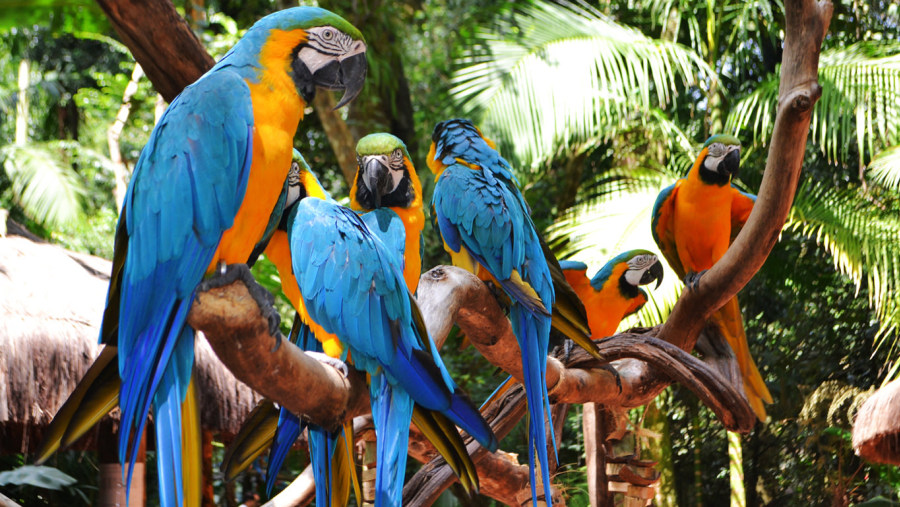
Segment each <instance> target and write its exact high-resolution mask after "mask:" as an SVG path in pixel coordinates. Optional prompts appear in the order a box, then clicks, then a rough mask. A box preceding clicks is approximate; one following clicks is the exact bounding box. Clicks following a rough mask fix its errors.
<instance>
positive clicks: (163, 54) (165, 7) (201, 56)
mask: <svg viewBox="0 0 900 507" xmlns="http://www.w3.org/2000/svg"><path fill="white" fill-rule="evenodd" d="M97 3H98V4H99V5H100V8H101V9H103V12H105V13H106V16H107V17H108V18H109V21H110V23H112V25H113V28H115V29H116V32H117V33H118V34H119V36H120V37H121V38H122V42H124V43H125V45H126V46H128V49H129V50H131V54H132V55H133V56H134V59H135V60H136V61H137V62H138V63H139V64H140V65H141V67H142V68H143V69H144V72H145V73H146V74H147V78H149V79H150V82H151V83H153V87H154V88H156V91H158V92H159V93H160V94H161V95H162V96H163V98H165V99H166V101H167V102H172V99H174V98H175V97H176V96H177V95H178V94H179V93H181V90H183V89H184V87H185V86H187V85H189V84H190V83H193V82H194V81H196V80H197V79H198V78H199V77H200V76H202V75H203V73H204V72H206V71H207V70H209V69H210V68H212V66H213V64H214V63H215V61H213V59H212V57H211V56H209V53H207V52H206V49H204V48H203V46H202V45H201V44H200V41H199V40H197V37H196V36H195V35H194V32H192V31H191V29H190V27H189V26H188V24H187V22H186V21H185V20H184V18H182V17H181V16H179V15H178V11H176V10H175V6H174V5H172V2H171V1H169V0H165V1H163V0H157V1H153V2H146V1H142V0H97Z"/></svg>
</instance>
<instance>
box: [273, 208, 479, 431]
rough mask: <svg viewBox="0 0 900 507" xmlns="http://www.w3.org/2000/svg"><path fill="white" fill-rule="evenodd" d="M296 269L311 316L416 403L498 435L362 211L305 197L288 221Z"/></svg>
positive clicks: (361, 362)
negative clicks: (450, 367) (448, 361)
mask: <svg viewBox="0 0 900 507" xmlns="http://www.w3.org/2000/svg"><path fill="white" fill-rule="evenodd" d="M289 224H290V227H291V233H290V237H291V255H292V262H293V268H294V273H295V275H296V278H297V283H298V285H299V286H300V292H301V294H302V296H303V301H304V304H305V305H306V310H307V312H308V313H309V316H310V318H311V319H313V320H314V321H315V322H316V323H318V324H319V325H320V326H322V328H323V329H324V330H325V331H327V332H329V333H334V334H335V335H336V336H338V338H339V339H341V341H342V342H343V343H344V344H345V345H346V346H347V347H348V348H349V350H350V353H351V355H352V357H353V362H354V366H356V367H357V368H359V369H362V370H365V371H367V372H369V373H371V374H377V373H379V372H384V373H385V374H386V375H387V378H388V380H389V381H390V383H391V385H393V386H401V387H402V388H403V389H404V390H405V391H406V392H407V393H408V394H409V396H410V397H412V399H413V400H415V401H416V403H418V404H420V405H422V406H423V407H424V408H427V409H429V410H437V411H440V412H443V413H445V414H446V415H447V416H448V417H449V418H450V419H451V420H453V422H454V423H456V424H458V425H459V426H461V427H462V428H463V429H465V430H466V431H468V432H469V433H470V434H471V435H473V436H475V438H476V439H478V440H479V442H482V444H483V445H485V446H486V447H489V448H490V447H496V438H495V437H494V435H493V432H491V430H490V428H489V427H488V426H487V424H486V423H485V422H484V420H483V419H482V418H481V416H480V414H478V411H477V409H475V407H474V405H472V404H471V401H469V400H468V398H467V397H465V395H464V394H463V393H462V392H461V391H460V390H458V389H457V387H456V384H455V383H454V382H453V380H452V379H451V378H450V375H449V374H448V373H447V370H446V368H444V364H443V362H442V361H441V359H440V356H439V355H438V353H437V350H436V349H435V347H434V343H433V342H432V341H431V339H430V338H428V334H427V332H426V330H425V326H424V322H423V321H422V317H421V315H420V314H419V311H418V307H417V306H415V301H414V300H413V299H412V295H411V294H410V293H409V290H408V289H407V288H406V283H405V281H404V279H403V274H402V265H401V262H402V261H401V260H400V258H398V257H397V256H396V255H395V254H394V252H393V251H392V249H391V248H389V247H387V246H385V244H384V243H383V242H382V241H381V240H380V239H378V237H376V236H375V235H374V234H373V233H372V232H371V231H370V230H369V229H368V227H366V225H365V223H364V222H363V221H362V219H360V218H359V217H358V216H357V215H356V214H355V213H353V212H352V211H350V210H349V209H347V208H344V207H343V206H339V205H337V204H335V203H333V202H328V201H323V200H320V199H304V200H302V201H300V203H298V205H297V206H296V207H295V209H294V210H293V212H292V216H291V218H290V221H289Z"/></svg>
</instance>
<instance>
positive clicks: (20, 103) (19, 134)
mask: <svg viewBox="0 0 900 507" xmlns="http://www.w3.org/2000/svg"><path fill="white" fill-rule="evenodd" d="M29 86H31V62H29V61H28V59H26V58H22V61H20V62H19V94H18V97H17V98H18V100H17V101H16V141H15V142H16V144H17V145H20V146H21V145H24V144H26V143H28V87H29Z"/></svg>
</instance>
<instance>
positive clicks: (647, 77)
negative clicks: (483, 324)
mask: <svg viewBox="0 0 900 507" xmlns="http://www.w3.org/2000/svg"><path fill="white" fill-rule="evenodd" d="M497 34H503V35H497ZM507 34H518V36H517V37H513V36H508V35H507ZM482 41H483V43H484V45H485V46H486V47H487V49H488V52H487V54H475V53H473V54H471V55H470V56H469V57H468V58H467V59H466V60H464V61H463V63H464V64H466V66H465V67H464V68H462V69H460V70H459V71H458V72H457V73H456V74H455V75H454V78H453V83H454V88H453V89H452V90H451V93H452V95H453V96H454V98H455V99H456V100H458V101H459V102H460V103H461V104H462V107H463V110H464V112H465V113H466V114H469V115H479V114H480V115H483V120H482V122H481V123H482V126H483V128H484V130H485V131H486V132H488V133H489V134H490V135H493V136H495V137H496V138H497V140H498V141H499V142H500V144H501V146H503V147H504V148H506V149H504V150H503V152H504V154H507V156H510V157H511V158H513V159H514V160H516V161H517V162H519V164H518V165H519V167H520V169H522V170H529V169H530V170H535V169H536V168H537V167H538V166H539V165H540V164H542V163H545V162H546V161H548V160H551V159H553V158H555V157H558V156H560V155H562V154H570V155H571V154H577V153H579V152H581V151H583V150H585V149H587V148H588V147H591V146H593V145H594V144H596V142H597V141H598V140H601V139H608V138H609V136H610V135H611V134H613V133H614V132H615V130H616V128H617V127H618V126H621V125H623V124H625V123H628V122H632V121H634V120H636V119H637V120H638V121H641V120H643V119H644V118H649V117H651V116H652V115H650V114H649V111H650V110H651V109H652V108H653V107H654V106H656V105H662V104H667V103H669V102H671V100H672V99H673V97H674V95H676V94H677V93H678V92H679V90H680V89H682V87H684V86H686V85H689V84H692V83H695V82H696V79H697V76H703V75H707V74H710V73H711V71H710V69H709V68H708V67H707V66H706V64H705V63H704V62H703V61H702V60H701V59H700V58H699V57H698V56H697V55H696V54H695V53H693V52H692V51H690V50H689V49H688V48H685V47H683V46H681V45H678V44H675V43H671V42H665V41H660V40H655V39H651V38H649V37H647V36H645V35H643V34H641V33H640V32H638V31H637V30H634V29H631V28H628V27H625V26H623V25H620V24H618V23H616V22H614V21H612V20H611V19H609V18H607V17H605V16H604V15H602V14H600V13H598V12H594V11H588V10H585V9H581V8H579V7H575V6H572V5H570V4H566V5H557V4H551V3H546V2H536V3H534V4H528V5H526V6H524V7H521V8H520V10H519V11H518V12H517V13H516V14H515V16H514V19H513V20H503V21H500V22H499V24H498V25H497V26H495V27H494V28H493V29H492V30H491V32H489V33H484V34H482Z"/></svg>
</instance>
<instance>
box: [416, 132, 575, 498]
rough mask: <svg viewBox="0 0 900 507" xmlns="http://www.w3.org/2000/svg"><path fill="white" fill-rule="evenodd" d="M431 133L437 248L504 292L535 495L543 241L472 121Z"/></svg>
mask: <svg viewBox="0 0 900 507" xmlns="http://www.w3.org/2000/svg"><path fill="white" fill-rule="evenodd" d="M431 140H432V143H431V147H430V149H429V152H428V155H427V158H426V162H427V164H428V167H429V169H431V171H432V172H433V173H434V175H435V179H436V181H435V188H434V195H433V197H432V208H433V212H434V216H435V220H436V222H437V226H438V231H439V233H440V235H441V238H442V240H443V243H444V248H445V250H446V251H447V252H448V253H449V254H450V257H451V259H452V261H453V264H454V265H455V266H458V267H462V268H464V269H466V270H468V271H470V272H472V273H476V274H478V273H479V270H484V272H482V273H481V274H482V276H484V277H486V276H489V277H490V278H491V279H493V280H494V281H495V282H496V283H497V284H498V285H499V286H500V287H502V289H503V291H504V292H505V294H506V295H507V296H508V297H509V298H510V306H509V317H510V322H511V324H512V329H513V333H514V334H515V335H516V339H517V341H518V344H519V349H520V351H521V355H522V374H523V377H524V378H523V382H524V385H525V393H526V399H527V402H528V412H529V421H528V461H529V465H530V473H531V492H532V498H533V500H534V502H535V503H536V502H537V491H536V484H535V453H536V454H537V461H538V462H539V463H540V469H541V478H542V480H543V484H544V487H545V488H546V489H545V491H548V492H549V487H550V472H549V470H550V466H549V465H550V462H549V458H548V449H547V435H546V433H545V431H544V422H545V420H546V418H545V414H549V412H550V402H549V397H548V395H547V383H546V370H547V353H548V347H549V340H550V327H551V311H552V307H553V304H554V301H555V293H554V288H553V280H552V275H551V272H550V268H549V266H548V261H547V259H546V257H545V254H544V247H543V246H542V244H541V240H540V238H539V236H538V233H537V231H536V230H535V227H534V223H533V222H532V221H531V216H530V214H529V209H528V205H527V204H526V203H525V199H524V198H523V197H522V194H521V192H520V191H519V189H518V187H517V183H518V182H517V180H516V178H515V176H514V175H513V173H512V168H511V166H510V164H509V163H508V162H507V161H506V159H504V158H503V157H502V156H501V155H500V154H499V153H498V152H497V150H496V148H495V145H494V143H493V142H492V141H490V140H489V139H487V138H485V137H484V136H483V135H482V134H481V131H480V130H479V129H478V128H477V127H476V126H475V125H474V124H473V123H472V122H471V121H469V120H466V119H452V120H446V121H442V122H440V123H438V124H437V125H436V126H435V128H434V131H433V133H432V137H431ZM588 341H589V340H588ZM550 428H551V441H553V442H555V438H554V437H553V435H552V431H553V425H552V424H551V425H550ZM554 450H555V446H554ZM546 496H547V497H548V498H549V496H550V495H546Z"/></svg>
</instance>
